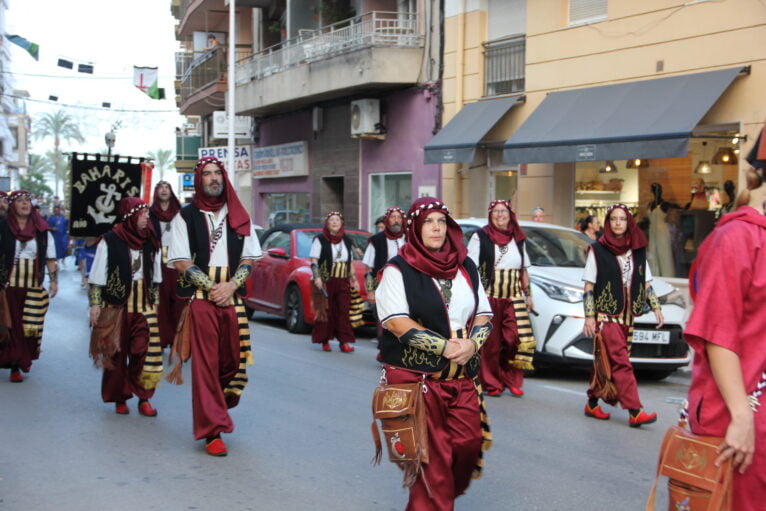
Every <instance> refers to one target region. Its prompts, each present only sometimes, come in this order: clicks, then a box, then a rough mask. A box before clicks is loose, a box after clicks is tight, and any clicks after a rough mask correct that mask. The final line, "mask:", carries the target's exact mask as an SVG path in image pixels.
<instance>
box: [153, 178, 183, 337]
mask: <svg viewBox="0 0 766 511" xmlns="http://www.w3.org/2000/svg"><path fill="white" fill-rule="evenodd" d="M179 211H181V203H180V202H179V201H178V198H177V197H176V194H175V193H173V188H172V187H171V186H170V183H168V182H167V181H160V182H159V183H157V186H155V187H154V201H153V202H152V206H151V208H150V209H149V219H150V220H151V222H152V226H153V227H154V232H156V233H157V234H158V235H159V236H160V238H161V241H162V284H161V285H160V301H159V304H158V305H157V322H158V323H159V325H160V341H161V343H162V348H163V349H165V347H166V346H170V345H171V344H172V343H173V337H175V335H176V327H177V326H178V320H179V319H180V318H181V311H182V310H183V307H184V304H185V302H186V301H185V300H182V299H180V298H178V296H177V295H176V285H177V281H178V272H177V271H176V270H175V268H170V267H168V265H167V262H168V248H169V247H170V238H171V233H170V222H171V221H172V220H173V218H175V216H176V215H177V214H178V212H179Z"/></svg>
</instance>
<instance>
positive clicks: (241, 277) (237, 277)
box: [231, 264, 253, 287]
mask: <svg viewBox="0 0 766 511" xmlns="http://www.w3.org/2000/svg"><path fill="white" fill-rule="evenodd" d="M251 273H253V267H252V266H250V265H249V264H240V265H239V268H237V271H236V272H234V276H233V277H232V278H231V280H232V281H234V282H236V283H237V287H242V286H244V285H245V282H247V279H248V278H250V274H251Z"/></svg>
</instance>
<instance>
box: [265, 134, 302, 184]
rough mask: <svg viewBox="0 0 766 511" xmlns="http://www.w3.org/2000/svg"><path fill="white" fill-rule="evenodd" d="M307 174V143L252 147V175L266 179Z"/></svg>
mask: <svg viewBox="0 0 766 511" xmlns="http://www.w3.org/2000/svg"><path fill="white" fill-rule="evenodd" d="M308 175H309V155H308V144H307V143H306V142H290V143H289V144H280V145H272V146H265V147H255V148H253V177H254V178H256V179H266V178H275V177H294V176H308Z"/></svg>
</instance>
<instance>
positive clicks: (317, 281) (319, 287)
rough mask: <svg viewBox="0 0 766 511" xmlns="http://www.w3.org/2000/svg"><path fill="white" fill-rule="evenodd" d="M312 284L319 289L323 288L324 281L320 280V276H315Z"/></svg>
mask: <svg viewBox="0 0 766 511" xmlns="http://www.w3.org/2000/svg"><path fill="white" fill-rule="evenodd" d="M314 285H315V286H316V288H317V289H318V290H320V291H321V290H322V289H324V283H323V282H322V278H321V277H317V278H315V279H314Z"/></svg>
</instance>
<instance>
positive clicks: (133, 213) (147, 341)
mask: <svg viewBox="0 0 766 511" xmlns="http://www.w3.org/2000/svg"><path fill="white" fill-rule="evenodd" d="M117 216H118V220H119V223H118V224H117V225H115V226H114V227H113V228H112V230H111V231H109V232H108V233H106V234H104V236H103V238H102V239H101V241H99V243H98V245H97V247H96V255H95V257H94V258H93V267H92V268H91V272H90V276H89V277H88V282H89V283H90V289H89V291H88V298H89V302H90V324H91V326H92V327H93V329H94V335H93V337H92V340H91V346H90V355H91V358H93V361H94V363H95V364H96V366H97V367H102V368H103V369H104V373H103V376H102V378H101V399H103V401H104V403H114V411H115V413H117V414H119V415H127V414H128V413H130V410H129V408H128V404H127V401H128V400H129V399H131V398H132V397H133V396H136V397H138V413H140V414H141V415H143V416H146V417H154V416H156V415H157V410H155V409H154V408H153V407H152V405H151V403H150V402H149V399H151V398H152V396H154V390H155V388H156V387H157V384H158V383H159V381H160V379H161V378H162V349H161V348H160V334H159V329H158V327H157V310H156V305H157V297H158V294H159V290H158V286H159V284H160V282H162V268H161V266H160V264H161V263H160V254H159V249H160V241H159V238H158V236H157V234H156V233H155V232H154V228H153V227H152V226H151V225H150V224H149V209H148V206H147V205H146V203H145V202H144V201H143V200H141V199H139V198H137V197H125V198H124V199H122V200H121V201H120V202H119V203H118V204H117ZM102 314H103V315H104V317H103V318H102V317H101V316H102ZM115 322H116V323H117V324H116V325H114V324H113V323H115ZM113 328H117V331H118V335H117V336H110V337H107V336H102V335H101V332H103V331H110V330H112V329H113ZM105 337H107V338H109V339H112V340H115V341H117V342H104V338H105Z"/></svg>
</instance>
